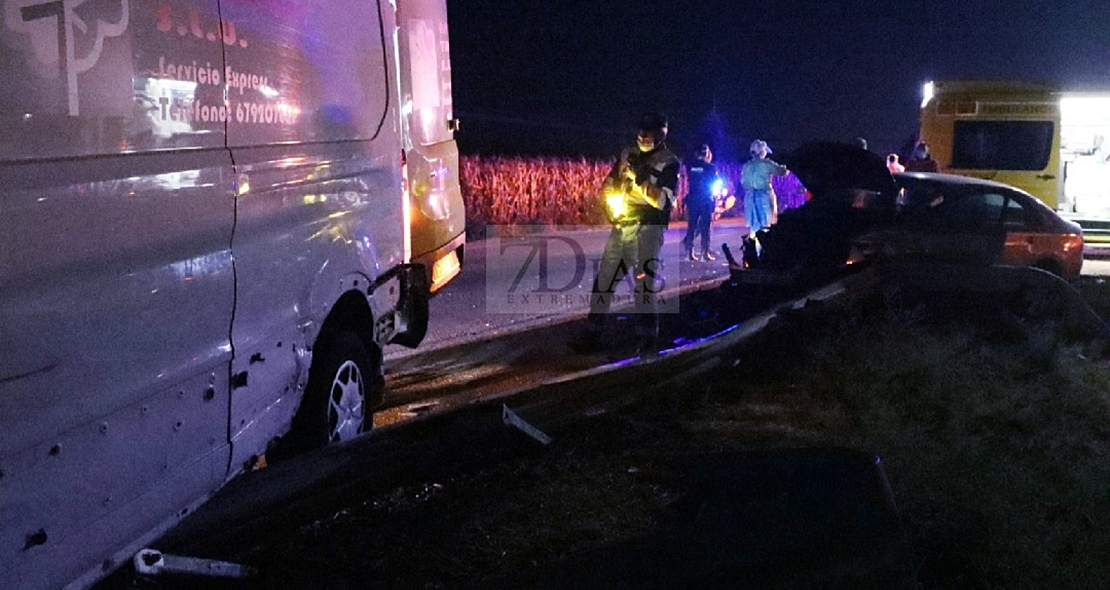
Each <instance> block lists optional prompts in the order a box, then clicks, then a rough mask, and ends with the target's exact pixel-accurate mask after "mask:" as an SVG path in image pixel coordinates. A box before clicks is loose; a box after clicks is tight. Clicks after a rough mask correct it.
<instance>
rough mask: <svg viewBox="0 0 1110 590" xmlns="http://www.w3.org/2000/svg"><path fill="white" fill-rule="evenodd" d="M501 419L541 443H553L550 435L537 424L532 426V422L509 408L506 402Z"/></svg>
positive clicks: (502, 407)
mask: <svg viewBox="0 0 1110 590" xmlns="http://www.w3.org/2000/svg"><path fill="white" fill-rule="evenodd" d="M501 421H502V422H504V423H505V425H506V426H512V427H513V428H516V429H517V430H519V431H521V432H523V433H524V434H527V435H528V436H530V437H532V438H534V439H536V440H537V441H539V442H540V443H541V444H545V445H547V444H551V437H550V436H547V435H546V434H544V433H543V432H541V431H540V430H539V429H538V428H536V427H535V426H532V425H531V424H529V423H527V422H525V421H524V419H523V418H521V417H520V416H517V415H516V414H515V413H514V412H513V411H512V410H510V409H509V406H507V405H504V404H502V405H501Z"/></svg>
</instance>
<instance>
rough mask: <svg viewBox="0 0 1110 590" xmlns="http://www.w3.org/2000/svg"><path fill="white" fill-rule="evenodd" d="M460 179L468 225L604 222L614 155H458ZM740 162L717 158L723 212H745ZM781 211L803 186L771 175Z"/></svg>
mask: <svg viewBox="0 0 1110 590" xmlns="http://www.w3.org/2000/svg"><path fill="white" fill-rule="evenodd" d="M459 164H460V174H459V182H460V184H461V185H462V193H463V199H464V200H465V202H466V221H467V228H468V229H469V230H470V231H472V232H473V231H480V230H481V228H484V227H485V226H486V225H501V226H505V225H508V226H518V225H590V224H605V223H606V220H605V209H604V204H603V202H602V199H601V198H600V197H599V193H600V191H601V183H602V181H604V180H605V176H606V175H607V174H608V173H609V170H610V168H612V166H613V160H587V159H585V158H579V159H572V158H558V157H542V156H540V157H518V156H461V157H460V162H459ZM742 166H743V164H741V163H731V162H726V163H718V164H717V172H718V174H720V175H721V176H722V177H724V178H725V179H726V182H727V183H728V187H729V194H730V195H737V199H736V200H737V204H736V206H735V207H733V208H732V209H730V210H729V211H726V212H725V214H724V216H725V217H743V205H742V202H743V198H742V196H741V194H742V191H739V190H738V189H739V184H740V169H741V167H742ZM772 184H773V185H774V188H775V193H776V194H777V195H778V204H779V211H780V212H781V211H784V210H786V209H789V208H792V207H798V206H800V205H801V204H802V203H804V202H805V189H804V188H803V187H802V185H801V183H799V182H798V179H797V178H796V177H795V176H794V175H793V174H790V175H787V176H784V177H775V178H773V179H772ZM687 186H688V185H687V181H686V173H685V167H684V168H683V171H682V174H681V175H680V177H679V191H678V200H679V205H678V207H676V208H675V209H674V211H673V212H672V213H671V220H672V221H678V220H684V219H685V218H686V208H685V207H684V205H683V200H684V198H685V196H686V193H687Z"/></svg>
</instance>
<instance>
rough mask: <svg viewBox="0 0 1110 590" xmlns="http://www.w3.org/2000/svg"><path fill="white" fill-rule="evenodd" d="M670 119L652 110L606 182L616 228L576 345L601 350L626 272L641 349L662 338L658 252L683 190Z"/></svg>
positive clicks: (609, 211) (599, 268) (581, 348)
mask: <svg viewBox="0 0 1110 590" xmlns="http://www.w3.org/2000/svg"><path fill="white" fill-rule="evenodd" d="M666 138H667V118H666V116H665V115H663V114H662V113H647V114H645V115H644V116H643V117H641V119H640V124H639V132H638V133H637V135H636V143H635V144H634V145H631V146H629V147H626V148H624V149H623V150H621V152H620V155H618V156H617V161H616V162H615V163H614V164H613V168H612V170H610V172H609V175H608V176H607V177H606V178H605V182H604V183H603V184H602V193H603V195H604V198H605V204H606V209H607V211H608V214H609V221H610V223H611V224H612V226H613V228H612V230H611V231H610V233H609V239H608V241H607V242H606V244H605V250H604V252H603V253H602V255H601V260H600V262H599V265H598V270H597V276H596V277H595V278H594V282H593V287H592V289H591V293H590V313H589V316H588V317H587V319H586V326H587V327H586V330H585V332H584V333H583V334H582V335H581V336H580V337H579V338H577V339H576V340H575V341H573V342H572V343H571V348H572V349H574V350H578V351H581V352H586V351H588V350H590V349H596V348H598V346H599V344H600V340H601V335H602V332H603V330H604V328H605V324H606V318H607V317H608V315H609V308H610V306H611V305H612V302H613V297H614V295H613V294H614V291H615V290H616V288H617V285H619V284H620V283H621V281H623V280H624V279H625V277H626V275H628V274H631V275H632V277H633V279H634V280H633V284H634V294H633V296H634V304H633V305H634V312H635V314H636V316H637V321H636V322H635V326H636V335H637V336H638V337H639V338H640V343H639V344H640V348H641V349H644V348H652V347H654V346H655V345H656V340H657V338H658V336H659V327H660V317H659V313H658V309H657V305H658V295H657V294H658V290H659V289H660V287H661V285H662V281H661V280H660V279H661V278H662V276H661V271H662V267H661V261H660V258H659V251H660V249H661V248H662V247H663V236H664V233H665V232H666V230H667V223H668V222H669V220H670V215H671V210H672V209H673V208H674V206H675V200H676V195H677V192H678V173H679V167H680V164H679V161H678V158H677V157H676V156H675V155H674V154H673V153H672V152H671V151H670V150H669V149H667V145H666Z"/></svg>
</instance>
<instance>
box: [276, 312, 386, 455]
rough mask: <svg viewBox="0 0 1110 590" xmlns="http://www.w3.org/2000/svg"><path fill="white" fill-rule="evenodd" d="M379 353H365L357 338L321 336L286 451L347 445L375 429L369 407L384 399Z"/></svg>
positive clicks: (339, 334)
mask: <svg viewBox="0 0 1110 590" xmlns="http://www.w3.org/2000/svg"><path fill="white" fill-rule="evenodd" d="M381 367H382V355H381V349H380V348H378V347H377V346H372V347H371V348H369V349H368V348H367V346H366V344H365V343H364V342H363V341H362V339H361V338H359V337H358V336H357V335H356V334H354V333H353V332H349V331H340V332H335V333H331V334H322V335H321V336H320V338H319V339H318V340H317V344H316V350H314V351H313V360H312V366H311V367H310V368H309V371H308V384H307V385H306V386H305V394H304V398H303V400H302V401H301V407H300V409H298V411H297V414H296V416H295V417H294V418H293V425H292V427H291V428H290V431H289V435H288V436H287V437H286V442H288V443H289V445H288V446H290V447H292V448H289V449H286V450H287V451H294V452H300V451H307V450H310V449H315V448H319V447H322V446H324V445H327V444H332V443H338V442H344V441H348V440H351V439H352V438H354V437H356V436H358V435H359V434H362V433H364V432H369V431H370V429H371V428H372V427H373V423H374V420H373V412H372V408H371V406H370V404H371V403H372V402H373V400H376V399H379V398H380V393H381V389H382V388H383V387H384V383H385V380H384V378H383V376H382V369H381Z"/></svg>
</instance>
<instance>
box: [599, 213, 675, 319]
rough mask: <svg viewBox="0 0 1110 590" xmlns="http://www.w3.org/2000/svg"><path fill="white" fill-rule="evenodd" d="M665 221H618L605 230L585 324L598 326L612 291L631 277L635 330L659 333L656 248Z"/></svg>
mask: <svg viewBox="0 0 1110 590" xmlns="http://www.w3.org/2000/svg"><path fill="white" fill-rule="evenodd" d="M666 231H667V226H665V225H641V224H627V225H618V226H616V227H614V228H613V231H612V232H610V233H609V241H608V242H606V243H605V251H604V252H603V253H602V255H601V261H600V264H599V265H598V269H597V276H596V277H594V284H593V288H592V289H591V293H590V315H589V317H588V320H589V322H588V325H589V326H590V327H591V329H594V330H600V329H601V328H602V327H603V326H604V324H605V317H606V315H608V313H609V307H610V306H611V305H612V303H613V297H614V296H613V291H614V290H616V288H617V285H619V284H620V283H621V282H622V281H624V280H625V278H626V277H627V276H629V275H631V277H632V279H633V294H632V296H633V297H634V299H633V309H632V311H633V313H635V314H636V315H637V316H638V317H637V320H638V321H637V322H636V332H637V334H638V335H640V336H657V335H658V334H659V323H660V318H659V310H658V297H657V296H656V293H657V290H658V288H659V286H660V285H661V284H662V283H661V282H660V281H658V280H656V278H657V277H658V276H659V273H660V271H661V267H660V263H661V261H660V259H659V250H660V249H661V248H662V247H663V234H664V232H666Z"/></svg>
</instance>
